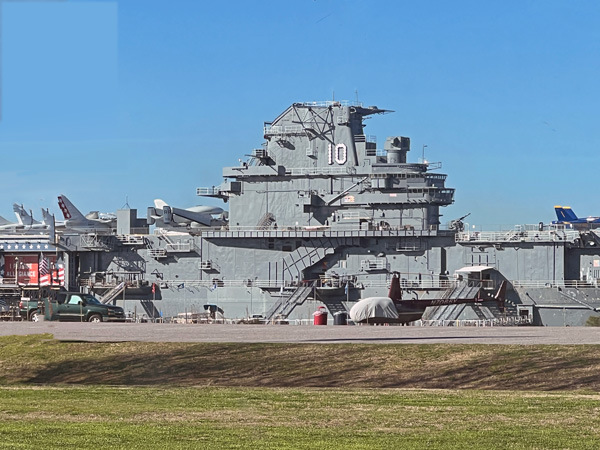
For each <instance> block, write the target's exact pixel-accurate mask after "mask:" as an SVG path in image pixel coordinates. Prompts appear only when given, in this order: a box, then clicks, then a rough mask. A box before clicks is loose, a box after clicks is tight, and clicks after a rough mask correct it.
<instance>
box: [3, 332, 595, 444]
mask: <svg viewBox="0 0 600 450" xmlns="http://www.w3.org/2000/svg"><path fill="white" fill-rule="evenodd" d="M598 350H599V346H522V347H521V346H495V345H492V346H488V345H485V346H484V345H456V346H454V345H422V346H419V345H410V346H409V345H397V346H393V345H385V346H377V345H285V344H281V345H280V344H246V345H236V344H148V343H113V344H102V343H82V342H59V341H55V340H53V339H52V337H51V336H49V335H45V336H14V337H4V338H0V385H3V386H2V387H0V436H1V439H0V448H27V449H29V448H56V449H62V448H65V447H71V448H123V449H125V448H127V449H136V448H143V449H145V450H150V449H155V448H156V449H162V448H167V447H168V448H170V449H186V448H211V449H212V448H215V449H216V448H273V449H275V448H277V449H282V448H289V449H292V448H294V449H297V448H299V449H303V448H306V449H308V448H319V449H323V448H327V449H330V448H331V449H333V448H340V449H342V448H343V449H363V448H365V449H368V448H386V449H388V448H406V449H413V448H414V449H423V448H432V449H438V448H439V449H442V448H443V449H464V448H471V449H490V448H495V449H501V448H510V449H523V448H570V449H596V448H598V446H597V436H598V432H599V430H600V415H599V414H598V404H599V401H600V393H598V392H597V391H598V390H599V387H600V381H599V380H598V379H597V378H598V377H597V375H596V374H597V373H598V369H599V368H600V367H599V366H600V356H597V355H599V354H600V352H598ZM131 385H137V386H135V387H131ZM140 385H143V386H140ZM382 388H403V389H382ZM409 388H410V389H409ZM417 388H427V389H425V390H423V389H417ZM432 388H433V389H432ZM467 388H476V389H467ZM457 389H458V390H457ZM542 390H543V391H546V392H540V391H542ZM548 391H553V392H548Z"/></svg>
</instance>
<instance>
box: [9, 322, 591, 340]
mask: <svg viewBox="0 0 600 450" xmlns="http://www.w3.org/2000/svg"><path fill="white" fill-rule="evenodd" d="M40 333H51V334H53V335H54V337H55V338H56V339H60V340H76V341H96V342H117V341H143V342H290V343H292V342H296V343H300V342H305V343H370V344H439V343H446V344H525V345H531V344H600V328H584V327H571V328H568V327H567V328H562V327H487V328H474V327H462V328H454V327H398V326H387V327H386V326H379V327H373V326H312V325H307V326H294V325H289V326H287V325H192V324H151V323H98V324H90V323H59V322H38V323H33V322H14V323H11V322H0V335H3V336H6V335H13V334H18V335H25V334H40Z"/></svg>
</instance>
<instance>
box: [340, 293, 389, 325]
mask: <svg viewBox="0 0 600 450" xmlns="http://www.w3.org/2000/svg"><path fill="white" fill-rule="evenodd" d="M375 318H377V319H397V318H398V311H397V310H396V306H395V305H394V302H393V301H392V299H391V298H389V297H369V298H365V299H364V300H361V301H359V302H357V303H356V304H355V305H354V306H353V307H352V308H351V309H350V319H352V320H353V321H354V322H364V321H367V320H369V319H375Z"/></svg>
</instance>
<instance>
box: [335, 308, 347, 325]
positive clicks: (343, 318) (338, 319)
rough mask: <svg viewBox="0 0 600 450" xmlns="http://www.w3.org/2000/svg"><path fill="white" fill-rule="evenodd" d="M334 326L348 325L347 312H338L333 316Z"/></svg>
mask: <svg viewBox="0 0 600 450" xmlns="http://www.w3.org/2000/svg"><path fill="white" fill-rule="evenodd" d="M333 324H334V325H348V313H347V312H346V311H338V312H336V313H335V314H334V315H333Z"/></svg>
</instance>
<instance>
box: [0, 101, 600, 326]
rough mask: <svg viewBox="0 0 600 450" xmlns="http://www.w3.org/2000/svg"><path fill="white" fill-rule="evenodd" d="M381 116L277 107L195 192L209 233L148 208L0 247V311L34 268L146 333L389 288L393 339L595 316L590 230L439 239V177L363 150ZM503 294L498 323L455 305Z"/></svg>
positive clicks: (404, 146)
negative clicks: (197, 319) (257, 143)
mask: <svg viewBox="0 0 600 450" xmlns="http://www.w3.org/2000/svg"><path fill="white" fill-rule="evenodd" d="M388 112H390V111H387V110H384V109H381V108H378V107H376V106H363V105H362V104H358V103H356V104H350V103H348V102H340V101H328V102H307V103H294V104H292V105H291V106H290V107H288V108H287V109H286V110H285V111H283V112H282V113H281V114H280V115H279V116H277V117H276V118H275V119H274V120H273V121H271V122H266V123H264V125H263V134H264V143H263V145H262V146H261V147H260V148H257V149H254V150H252V151H251V152H250V155H249V156H248V157H247V158H246V157H245V158H244V159H240V160H239V161H238V164H236V165H235V166H232V167H226V168H224V169H223V178H222V182H221V183H220V184H219V185H214V186H211V187H202V188H197V190H196V193H197V195H198V196H201V197H210V198H213V199H221V200H222V201H223V202H224V204H225V205H226V206H228V214H223V215H221V216H220V217H215V218H214V221H213V222H212V223H211V224H206V223H204V224H198V223H192V224H188V225H185V226H181V225H179V226H177V224H176V222H175V220H173V215H174V214H176V211H175V210H174V209H171V208H170V207H169V206H165V207H163V210H162V211H157V210H156V208H152V207H150V208H148V212H147V217H146V218H138V217H137V211H135V210H129V209H126V210H119V211H117V215H116V226H115V228H114V229H102V230H94V229H87V230H84V231H82V230H69V228H66V229H64V230H58V229H56V230H54V229H53V230H51V231H52V232H50V231H49V230H46V231H44V230H42V231H36V232H35V233H34V232H33V230H29V231H28V232H25V231H22V232H14V233H12V234H10V233H9V234H3V236H0V265H1V266H0V269H2V272H1V273H2V275H3V278H2V284H1V285H0V288H1V289H2V291H3V294H2V295H4V296H5V297H6V296H17V295H24V292H26V291H27V292H29V294H27V295H36V294H35V292H36V289H37V290H38V291H39V289H40V288H41V287H40V282H39V281H40V280H39V279H40V275H39V273H40V267H39V264H40V262H41V261H43V260H44V259H46V260H47V261H49V262H50V263H51V265H52V267H51V270H54V271H57V268H59V269H60V270H62V271H63V273H64V283H63V284H64V285H65V287H68V288H69V289H76V290H83V291H88V292H92V293H95V294H97V295H98V296H99V297H102V298H103V299H104V301H107V302H113V303H117V304H119V305H120V306H123V307H124V308H125V309H126V311H129V312H130V313H131V312H132V311H135V312H136V314H143V315H144V316H145V317H147V318H149V319H151V320H155V319H157V318H159V317H162V318H165V317H176V316H177V315H180V314H182V313H184V314H187V313H188V312H192V311H194V310H196V311H199V310H202V308H203V306H204V305H216V307H218V308H221V309H222V310H224V311H225V314H226V316H227V317H231V318H243V317H249V316H252V315H256V314H260V315H263V316H264V317H265V319H273V318H275V317H279V318H290V319H293V318H304V319H306V318H307V317H309V314H310V312H311V311H313V310H314V308H315V307H316V306H317V305H323V306H325V307H326V308H327V309H328V310H329V311H330V312H331V313H336V312H340V311H348V310H349V309H350V306H351V305H352V304H354V303H355V302H356V301H358V300H360V299H363V298H367V297H373V296H386V295H387V291H388V287H389V283H390V280H391V277H392V276H397V277H399V279H400V284H401V287H402V290H403V301H404V303H403V308H402V310H401V311H400V310H399V312H400V315H401V317H404V319H405V322H407V323H408V322H412V321H414V320H418V319H427V320H434V321H435V320H437V321H443V320H451V319H452V320H455V319H473V320H485V319H488V320H493V319H506V318H507V317H508V318H513V319H515V320H514V321H513V323H533V324H539V325H582V324H584V323H585V321H586V320H587V318H588V317H590V316H594V315H597V311H596V308H598V307H600V290H599V289H598V286H597V280H598V278H600V252H599V251H598V246H599V245H600V239H599V238H598V235H597V234H596V232H595V230H591V229H587V230H575V229H569V228H566V227H564V226H559V225H555V226H550V225H544V224H543V223H540V224H536V225H535V226H521V227H515V228H514V229H513V230H510V231H504V232H483V231H479V232H476V231H472V230H469V229H468V228H466V227H464V224H463V223H462V221H461V220H455V221H453V222H452V224H451V226H450V227H444V226H443V225H442V223H441V220H440V217H441V216H440V208H441V207H444V206H447V205H450V204H452V203H453V201H454V194H455V192H454V189H452V188H449V187H446V175H445V174H442V173H439V172H438V171H439V170H440V169H441V163H430V162H427V161H425V160H420V161H419V162H417V163H414V162H409V161H408V154H409V151H410V139H409V138H408V137H404V136H392V137H388V138H386V139H385V141H384V144H383V148H380V147H378V145H377V139H376V138H375V137H374V136H369V135H366V134H365V124H364V120H365V119H366V118H368V117H370V116H376V115H380V114H385V113H388ZM157 214H159V215H160V219H159V220H158V221H157V219H156V218H157V217H158V216H157ZM151 225H153V227H151ZM34 241H35V242H34ZM26 261H27V262H26ZM24 264H25V266H23V265H24ZM20 267H21V268H23V267H25V269H26V270H23V275H15V273H17V274H18V273H20V271H19V268H20ZM15 268H16V270H15ZM25 272H27V274H25ZM36 272H37V274H36ZM19 278H20V279H19ZM52 278H54V277H52ZM502 281H507V282H508V286H509V287H508V291H507V300H506V302H505V304H504V308H501V307H499V306H498V305H496V304H494V303H492V302H463V301H462V300H464V299H476V298H477V295H478V292H481V291H480V290H481V289H487V290H492V289H495V288H496V287H497V286H498V284H499V283H501V282H502ZM51 287H52V286H51ZM55 288H56V286H55ZM425 305H426V306H425Z"/></svg>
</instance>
